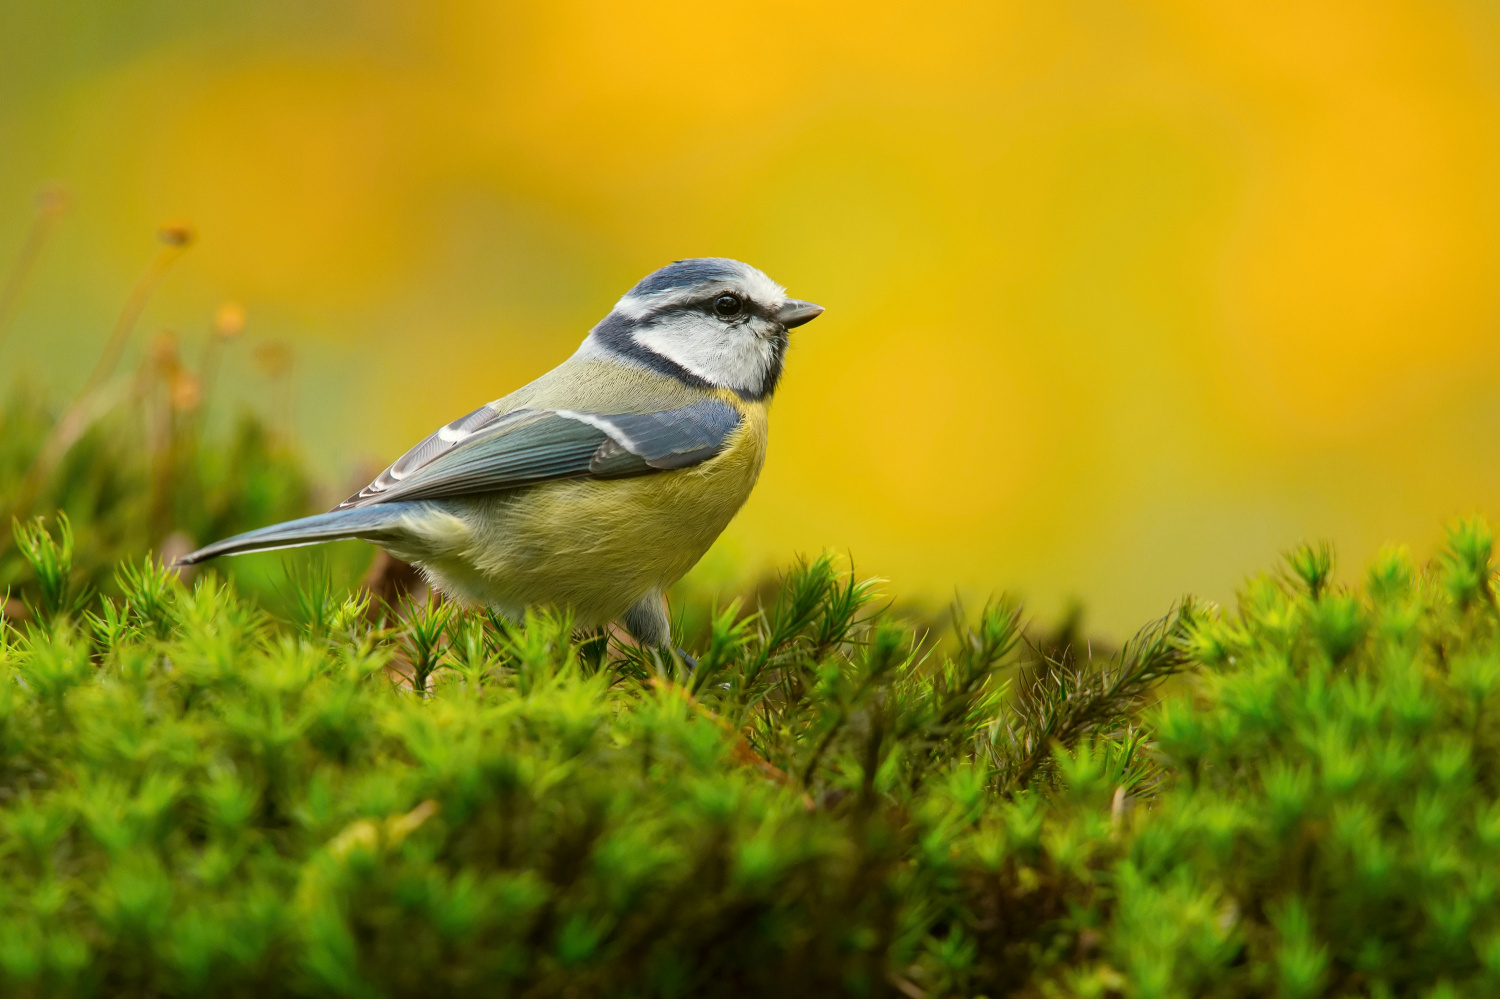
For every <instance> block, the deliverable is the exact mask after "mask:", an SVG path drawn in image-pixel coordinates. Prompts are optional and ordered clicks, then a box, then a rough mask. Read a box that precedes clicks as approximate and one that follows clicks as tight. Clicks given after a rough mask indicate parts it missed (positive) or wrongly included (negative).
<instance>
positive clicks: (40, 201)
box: [36, 184, 68, 218]
mask: <svg viewBox="0 0 1500 999" xmlns="http://www.w3.org/2000/svg"><path fill="white" fill-rule="evenodd" d="M67 210H68V189H67V188H66V187H63V186H62V185H61V184H48V185H47V186H46V187H44V188H42V189H41V190H40V191H38V192H36V213H37V214H38V215H41V216H45V217H47V218H56V217H57V216H59V215H61V214H62V213H63V212H65V211H67Z"/></svg>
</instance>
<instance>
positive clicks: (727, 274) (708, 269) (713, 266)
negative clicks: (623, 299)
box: [630, 257, 747, 295]
mask: <svg viewBox="0 0 1500 999" xmlns="http://www.w3.org/2000/svg"><path fill="white" fill-rule="evenodd" d="M746 269H747V268H746V267H745V265H744V264H742V263H740V262H739V261H738V260H730V259H729V258H728V257H692V258H690V259H688V260H674V261H672V262H671V263H670V264H668V265H667V266H665V267H663V268H661V269H660V270H656V271H652V272H651V273H650V274H647V275H646V276H645V277H643V278H641V280H640V281H639V282H638V283H637V284H636V286H635V287H634V288H631V289H630V294H632V295H654V294H656V293H658V292H663V291H676V290H678V289H685V288H693V287H696V286H697V285H700V284H703V283H705V282H707V281H729V280H733V279H735V278H738V277H743V276H744V274H745V271H746Z"/></svg>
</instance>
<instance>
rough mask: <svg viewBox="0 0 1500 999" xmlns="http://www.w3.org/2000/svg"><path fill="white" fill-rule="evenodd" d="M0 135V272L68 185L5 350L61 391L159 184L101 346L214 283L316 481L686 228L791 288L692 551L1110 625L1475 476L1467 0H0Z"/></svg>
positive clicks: (1479, 274) (1496, 307)
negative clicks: (805, 301) (165, 265)
mask: <svg viewBox="0 0 1500 999" xmlns="http://www.w3.org/2000/svg"><path fill="white" fill-rule="evenodd" d="M148 6H149V8H150V9H149V10H148V9H147V8H148ZM0 149H3V150H4V153H3V155H0V276H3V269H4V268H6V267H8V266H9V261H10V260H11V259H12V258H13V257H14V255H15V254H17V253H18V252H20V247H21V244H22V241H23V238H24V235H25V233H26V231H27V227H28V225H29V224H30V220H31V210H32V209H31V199H32V195H33V193H34V192H35V191H36V190H37V189H38V188H39V187H40V186H41V185H42V184H43V183H44V182H48V181H56V182H60V183H62V184H63V185H65V186H66V187H67V189H68V191H69V194H70V205H69V210H68V213H67V215H66V217H64V218H63V219H62V220H61V221H60V223H59V224H58V226H57V228H56V231H55V233H54V235H53V238H52V240H51V242H50V243H49V244H48V246H47V247H46V248H45V249H44V252H43V253H42V254H41V256H40V257H39V258H38V263H37V266H36V269H35V271H34V273H33V275H32V277H31V279H30V281H29V282H28V284H27V286H26V287H25V288H24V289H23V294H22V295H21V297H20V299H19V300H18V303H17V308H16V312H15V316H14V320H13V322H12V328H11V330H10V333H9V336H8V339H7V342H6V343H5V344H4V345H3V346H0V374H3V375H12V374H13V373H19V374H20V375H21V376H28V377H33V378H35V379H38V380H41V381H44V382H46V383H48V384H52V385H54V386H56V387H57V388H58V389H59V390H65V389H66V388H68V387H70V386H74V387H76V385H78V384H79V383H81V382H82V380H83V378H84V377H85V376H86V375H87V372H88V370H89V368H90V367H91V365H92V364H93V361H94V359H95V357H97V355H98V350H99V348H100V347H101V346H102V344H103V341H104V339H105V337H106V336H107V334H108V330H109V328H110V324H111V323H112V322H113V319H114V316H115V313H116V312H117V310H118V308H119V305H120V302H121V301H122V300H123V299H124V297H125V295H126V294H127V292H128V290H129V287H130V285H131V283H132V281H134V279H135V278H136V276H137V275H138V274H139V273H140V271H141V270H142V269H143V268H144V266H145V264H146V262H147V260H148V259H149V258H150V256H151V254H152V252H153V247H152V245H151V242H150V239H151V236H150V234H151V233H152V231H153V230H154V229H155V228H156V227H157V226H158V225H159V224H160V223H162V222H165V221H169V220H186V221H189V222H191V223H192V224H193V225H194V226H195V227H196V229H197V231H198V233H199V241H198V243H197V245H195V246H194V247H193V248H192V250H191V252H190V253H188V254H187V255H186V256H185V257H184V258H183V260H182V261H181V262H180V263H179V264H178V265H177V266H176V269H175V270H174V271H173V273H172V274H171V275H170V276H169V278H168V279H167V280H166V281H165V282H164V283H163V285H162V286H161V288H160V290H159V292H158V293H157V295H156V297H155V298H154V300H153V301H152V303H151V305H150V307H149V309H148V311H147V313H146V316H145V318H144V321H143V323H142V327H141V329H140V330H139V331H138V337H137V347H136V349H137V350H138V351H139V350H141V349H143V347H142V345H143V344H144V343H146V342H147V340H148V339H149V337H150V336H151V335H152V334H154V333H155V332H156V331H157V330H160V329H162V328H164V327H170V328H173V329H176V330H178V331H179V332H180V333H181V335H182V338H183V341H184V343H186V344H191V343H193V342H195V338H198V339H201V337H202V336H203V334H204V331H206V330H207V328H208V324H209V322H210V320H211V317H212V315H213V312H214V310H215V308H217V307H218V305H219V304H220V303H221V302H223V301H225V300H236V301H239V302H243V303H244V307H245V309H246V313H247V315H248V317H249V319H248V325H247V328H246V329H247V332H246V342H245V344H244V345H243V349H242V350H241V351H240V353H239V354H237V355H235V357H236V360H235V361H234V363H233V364H231V365H230V366H229V367H230V368H231V369H235V366H236V365H238V366H239V367H240V368H243V369H244V370H242V371H240V370H231V371H230V374H231V376H238V377H241V379H242V381H245V383H246V384H250V385H251V386H252V389H253V387H254V382H253V379H254V378H255V377H256V376H255V375H254V372H253V370H252V368H253V364H252V363H251V362H250V360H249V359H250V358H251V357H252V356H254V350H255V349H256V347H255V345H256V344H257V343H258V344H259V345H260V346H261V348H262V359H263V360H264V359H266V358H273V359H274V357H273V354H268V353H266V352H265V350H264V348H265V346H266V345H267V344H271V343H273V342H277V341H281V342H286V343H290V344H291V345H293V347H294V349H295V357H296V362H295V363H296V368H295V374H294V378H295V381H294V383H293V384H294V387H295V417H294V418H295V419H296V421H297V425H298V426H299V427H300V429H301V431H302V433H303V434H304V435H305V436H306V437H307V438H308V440H309V445H308V446H309V449H310V451H311V453H312V454H313V455H314V456H315V457H316V458H317V460H318V461H319V462H320V464H321V465H322V466H323V468H324V469H325V470H326V477H327V478H328V479H329V480H330V481H333V482H335V483H337V484H339V485H345V484H349V483H353V482H354V480H355V479H356V478H357V476H358V475H359V473H360V470H361V465H362V464H363V470H364V471H366V472H367V471H369V470H371V467H372V466H373V465H374V464H376V463H384V461H386V460H389V459H390V458H392V457H394V456H395V455H396V454H397V453H399V452H400V451H401V450H402V449H403V448H404V447H405V446H406V445H408V444H409V443H411V442H412V441H414V440H416V439H417V438H418V437H420V436H421V435H423V434H425V433H427V432H428V431H430V430H431V429H432V428H433V427H434V426H436V425H438V424H439V423H442V422H445V421H447V420H449V419H451V418H453V417H454V416H457V415H459V414H462V413H464V412H467V411H468V410H469V409H472V408H473V407H475V406H477V405H478V404H480V403H482V402H484V401H487V400H489V399H491V398H494V397H496V396H498V395H501V394H503V393H504V392H506V391H509V390H510V389H512V388H514V387H515V386H517V385H519V384H520V383H522V382H524V381H527V380H529V379H531V378H532V377H534V376H536V375H537V374H539V373H541V372H542V371H544V370H546V369H547V368H549V367H551V366H552V365H553V364H555V363H557V362H558V361H560V360H561V359H562V358H564V357H565V356H567V354H568V353H570V352H571V351H572V349H573V347H574V345H575V344H576V342H577V341H578V340H579V339H580V338H581V337H582V335H583V334H584V333H585V332H586V330H587V329H588V327H589V325H590V324H591V323H592V322H593V321H594V320H595V319H597V318H598V317H599V316H600V315H602V314H603V313H604V312H605V311H606V310H607V309H608V307H609V306H610V304H611V303H612V302H613V300H614V298H615V297H617V296H618V295H619V294H620V293H622V292H623V291H624V290H625V289H626V288H627V287H628V286H629V285H630V283H631V282H632V281H634V280H635V279H636V278H638V277H639V276H641V275H642V274H644V273H646V272H648V271H650V270H651V269H653V268H655V267H657V266H659V265H660V264H662V263H665V262H666V261H668V260H670V259H673V258H675V257H682V256H695V255H705V254H716V255H726V256H734V257H739V258H741V259H744V260H747V261H750V262H752V263H754V264H755V265H756V266H758V267H761V268H762V269H764V270H766V271H767V272H768V273H770V274H771V275H772V276H773V277H775V278H776V279H777V280H779V281H782V282H783V283H785V284H787V285H788V287H789V288H790V290H791V291H792V293H793V294H796V295H798V296H800V297H806V298H809V299H812V300H814V301H817V302H819V303H821V304H823V305H825V306H827V308H828V312H827V314H826V315H825V316H824V317H822V318H821V319H819V320H818V321H817V322H816V323H814V324H812V325H810V326H808V327H806V328H805V329H802V330H799V331H797V332H796V333H795V334H794V348H793V352H792V355H791V357H790V360H789V365H788V375H787V378H786V381H785V382H784V388H783V389H782V391H781V393H780V394H779V396H778V398H777V400H776V403H775V405H774V407H773V410H772V416H771V420H772V430H771V451H770V458H769V461H768V464H767V466H766V471H765V475H764V478H763V479H762V482H761V484H760V487H759V489H758V490H757V492H756V493H755V495H754V496H753V497H752V499H751V501H750V503H749V505H748V506H747V507H746V509H745V511H744V512H743V514H742V515H741V516H740V518H739V519H738V520H737V521H736V522H735V523H734V524H733V525H732V526H731V528H730V530H729V532H728V533H727V534H726V536H725V538H724V541H723V542H722V543H721V545H720V547H719V548H718V549H716V551H715V552H714V553H713V554H711V556H710V565H709V566H708V569H709V571H710V572H753V571H755V570H757V569H759V568H761V567H763V566H765V565H769V564H772V563H775V562H781V561H785V560H786V559H787V558H788V557H789V556H790V554H791V553H793V552H796V551H809V550H812V551H816V550H821V549H823V548H826V547H832V548H836V549H839V550H843V551H847V552H850V553H852V554H853V556H854V557H855V560H856V562H857V564H858V565H859V567H860V568H861V570H868V571H874V572H879V573H881V574H882V575H885V576H888V577H889V578H891V579H892V580H893V583H894V585H893V588H894V589H895V590H896V591H897V592H900V593H904V594H909V595H910V594H926V595H928V596H931V597H932V598H935V599H945V598H946V597H947V596H949V595H950V594H951V593H952V589H953V588H954V587H955V586H957V587H959V588H960V589H962V590H964V591H965V592H969V593H975V594H982V593H984V592H987V591H991V590H998V589H1010V590H1012V591H1015V592H1018V593H1020V594H1022V595H1025V596H1027V597H1029V598H1031V600H1032V603H1033V607H1034V608H1035V609H1037V610H1038V611H1040V612H1042V613H1044V614H1045V613H1050V612H1053V611H1055V610H1056V609H1057V608H1058V607H1059V606H1060V605H1061V603H1062V602H1063V601H1064V600H1066V599H1067V598H1068V597H1069V596H1076V597H1078V598H1080V599H1082V600H1083V601H1084V603H1085V604H1086V605H1087V606H1088V607H1089V609H1090V612H1091V615H1092V619H1093V620H1094V621H1095V623H1096V624H1098V625H1100V626H1102V627H1104V628H1106V629H1109V630H1114V631H1117V632H1118V631H1123V630H1126V629H1128V628H1131V627H1133V626H1134V625H1136V624H1138V623H1139V622H1140V621H1141V620H1143V619H1144V618H1146V617H1149V616H1152V615H1155V614H1158V613H1160V612H1162V611H1163V610H1165V608H1166V606H1167V604H1168V603H1169V602H1170V601H1171V600H1172V599H1173V598H1174V597H1175V596H1177V595H1178V594H1180V593H1182V592H1184V591H1189V590H1191V591H1195V592H1198V593H1204V594H1207V595H1210V596H1218V597H1225V596H1227V595H1228V592H1229V587H1230V586H1231V584H1232V583H1233V581H1235V580H1237V579H1238V578H1240V577H1241V576H1242V575H1243V574H1244V573H1245V572H1246V571H1248V570H1250V569H1252V568H1254V567H1256V566H1259V565H1263V564H1265V563H1266V561H1267V560H1268V559H1269V558H1271V557H1273V556H1274V555H1275V553H1276V552H1278V551H1280V550H1282V549H1285V548H1287V547H1289V546H1290V545H1292V544H1293V543H1294V542H1296V541H1297V540H1298V539H1300V538H1303V537H1316V538H1328V539H1331V540H1333V541H1334V542H1335V543H1336V544H1338V546H1339V548H1340V551H1341V552H1342V553H1343V555H1344V558H1345V563H1346V566H1350V567H1357V566H1358V565H1360V564H1362V563H1363V561H1364V560H1365V559H1367V558H1368V557H1369V556H1370V555H1371V554H1372V553H1373V551H1374V549H1375V547H1376V545H1378V544H1379V543H1380V542H1381V541H1383V540H1385V539H1387V538H1400V537H1416V538H1423V537H1429V536H1430V532H1431V530H1432V525H1434V524H1435V523H1438V522H1439V521H1440V519H1441V518H1442V517H1443V516H1445V515H1449V514H1455V513H1466V512H1469V511H1472V510H1484V511H1490V512H1492V513H1493V512H1495V511H1496V510H1497V508H1500V391H1497V390H1500V10H1497V8H1495V7H1494V6H1493V5H1490V4H1486V3H1482V2H1480V0H1407V2H1389V3H1387V2H1371V0H1357V2H1353V0H1351V2H1345V3H1325V2H1320V0H1296V2H1261V3H1242V2H1241V3H1197V2H1194V3H1188V2H1180V3H1173V2H1157V3H1144V2H1140V3H1131V2H1118V3H1113V2H1097V0H1096V2H1064V0H1045V2H1030V3H1016V2H1000V3H996V2H931V3H924V4H910V3H885V2H872V0H862V2H860V3H808V2H796V3H790V2H789V3H754V4H749V3H745V4H740V3H725V4H702V3H687V2H679V3H672V2H631V3H624V2H619V3H592V4H590V3H574V2H559V0H548V2H545V3H534V4H529V5H520V4H503V3H491V2H476V3H424V4H397V3H381V4H374V3H365V2H360V3H354V2H347V3H305V2H298V3H292V2H268V0H256V2H235V3H217V4H189V3H177V4H153V5H146V4H123V3H122V4H112V3H104V2H95V3H91V4H82V3H76V2H75V3H71V4H36V3H30V4H28V3H19V2H16V3H6V4H4V5H3V6H0ZM268 363H269V362H268ZM272 366H274V365H272ZM4 380H5V381H9V380H10V379H9V378H8V377H7V378H4ZM286 405H287V406H288V407H290V406H291V404H290V403H287V404H286ZM199 540H207V539H199ZM1433 540H1435V539H1433Z"/></svg>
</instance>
